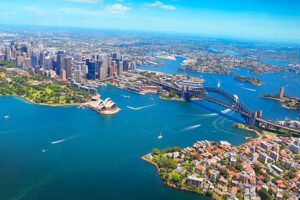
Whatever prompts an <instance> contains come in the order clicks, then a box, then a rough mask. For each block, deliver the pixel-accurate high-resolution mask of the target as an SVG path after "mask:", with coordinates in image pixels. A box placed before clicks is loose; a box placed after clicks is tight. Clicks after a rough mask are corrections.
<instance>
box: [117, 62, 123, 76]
mask: <svg viewBox="0 0 300 200" xmlns="http://www.w3.org/2000/svg"><path fill="white" fill-rule="evenodd" d="M122 74H123V62H122V61H119V63H118V75H122Z"/></svg>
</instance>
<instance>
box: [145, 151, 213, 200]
mask: <svg viewBox="0 0 300 200" xmlns="http://www.w3.org/2000/svg"><path fill="white" fill-rule="evenodd" d="M146 156H147V155H144V156H141V157H140V158H141V159H142V160H143V161H145V162H146V163H149V164H150V165H152V166H154V167H155V168H156V173H157V174H158V175H159V178H160V179H161V181H162V182H163V184H164V185H165V186H168V187H170V188H172V189H176V190H178V191H184V192H190V193H193V194H198V195H201V196H206V197H207V195H205V193H197V192H194V191H192V190H189V189H187V188H183V187H180V188H179V187H176V185H174V184H172V183H169V182H168V181H165V180H164V179H162V178H161V177H160V169H159V166H158V164H157V163H155V162H153V161H151V160H149V159H147V158H146Z"/></svg>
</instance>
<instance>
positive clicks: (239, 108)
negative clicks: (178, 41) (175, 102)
mask: <svg viewBox="0 0 300 200" xmlns="http://www.w3.org/2000/svg"><path fill="white" fill-rule="evenodd" d="M148 81H150V82H152V83H154V84H156V85H159V86H162V87H164V88H169V89H170V90H175V91H177V92H178V93H181V92H182V90H181V89H180V88H178V87H175V86H172V85H169V84H166V83H162V82H159V81H156V80H152V79H148ZM203 89H204V91H206V90H207V91H214V92H216V93H220V94H224V95H225V96H227V97H232V98H233V95H231V94H229V93H227V92H225V91H224V90H221V89H219V88H205V87H204V88H203ZM186 93H187V94H188V95H189V96H191V97H198V98H200V99H203V100H206V101H209V102H212V103H215V104H217V105H220V106H223V107H225V108H228V109H230V110H233V111H235V112H238V113H240V114H241V115H242V116H243V117H244V118H245V117H246V118H253V112H252V111H250V110H249V109H248V108H247V107H246V106H245V105H244V104H243V103H242V102H240V101H237V102H236V101H232V102H231V103H233V104H227V103H224V102H222V101H219V100H217V99H214V98H211V97H208V96H207V95H204V94H203V93H201V92H200V91H199V92H195V91H186ZM255 121H256V122H258V123H259V125H257V126H259V127H261V123H262V124H265V125H268V126H272V127H274V128H277V129H283V130H287V131H290V132H294V133H296V134H298V136H299V135H300V130H298V129H295V128H291V127H287V126H284V125H281V124H279V123H276V122H273V121H270V120H267V119H263V118H260V117H256V118H255Z"/></svg>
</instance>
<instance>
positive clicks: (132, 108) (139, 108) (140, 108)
mask: <svg viewBox="0 0 300 200" xmlns="http://www.w3.org/2000/svg"><path fill="white" fill-rule="evenodd" d="M155 105H156V104H151V105H149V106H142V107H138V108H134V107H131V106H126V107H127V108H129V109H131V110H142V109H144V108H150V107H153V106H155Z"/></svg>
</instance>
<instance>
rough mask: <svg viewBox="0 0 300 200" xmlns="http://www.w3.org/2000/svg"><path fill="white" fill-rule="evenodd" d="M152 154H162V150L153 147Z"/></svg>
mask: <svg viewBox="0 0 300 200" xmlns="http://www.w3.org/2000/svg"><path fill="white" fill-rule="evenodd" d="M151 152H152V154H154V155H159V154H160V150H159V149H158V148H154V149H152V151H151Z"/></svg>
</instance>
